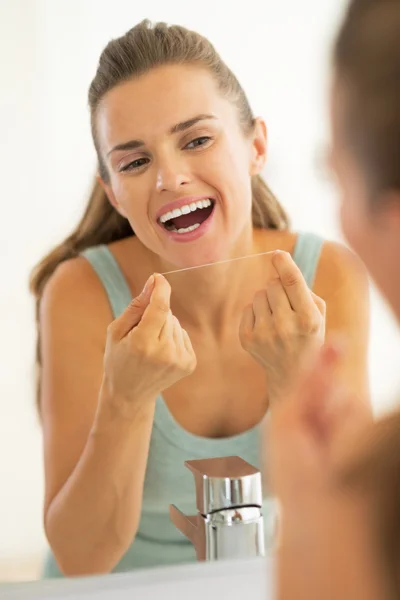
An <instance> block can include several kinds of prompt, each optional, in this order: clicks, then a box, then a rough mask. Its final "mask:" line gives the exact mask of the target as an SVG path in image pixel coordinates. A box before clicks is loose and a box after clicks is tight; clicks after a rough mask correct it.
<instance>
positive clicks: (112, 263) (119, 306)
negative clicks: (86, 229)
mask: <svg viewBox="0 0 400 600" xmlns="http://www.w3.org/2000/svg"><path fill="white" fill-rule="evenodd" d="M81 256H83V257H84V258H86V260H88V261H89V263H90V264H91V266H92V268H93V269H94V271H95V272H96V274H97V276H98V277H99V279H100V281H101V283H102V284H103V287H104V289H105V291H106V294H107V296H108V300H109V302H110V305H111V309H112V312H113V316H114V318H117V317H119V316H120V314H121V313H123V311H124V310H125V308H126V307H127V306H128V304H129V303H130V301H131V300H132V294H131V291H130V289H129V286H128V283H127V281H126V279H125V276H124V274H123V273H122V271H121V268H120V266H119V264H118V262H117V261H116V259H115V257H114V255H113V253H112V252H111V250H110V249H109V248H108V247H107V246H106V245H103V244H102V245H99V246H94V247H92V248H87V249H86V250H84V251H83V252H82V253H81Z"/></svg>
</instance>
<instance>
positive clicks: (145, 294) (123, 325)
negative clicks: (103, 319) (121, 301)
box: [112, 275, 154, 340]
mask: <svg viewBox="0 0 400 600" xmlns="http://www.w3.org/2000/svg"><path fill="white" fill-rule="evenodd" d="M153 289H154V275H152V276H151V277H149V279H148V280H147V282H146V284H145V286H144V288H143V291H142V292H141V293H140V294H139V296H136V297H135V298H133V300H132V301H131V302H130V304H129V305H128V306H127V308H126V309H125V310H124V312H123V313H122V314H121V315H120V316H119V317H118V318H117V319H115V321H114V322H113V323H112V331H113V335H114V336H115V337H116V338H117V339H119V340H121V339H122V338H123V337H125V336H126V335H127V334H128V333H129V332H130V331H131V330H132V329H133V328H134V327H136V326H137V325H138V323H139V322H140V320H141V318H142V316H143V314H144V312H145V310H146V308H147V306H148V305H149V302H150V298H151V294H152V292H153Z"/></svg>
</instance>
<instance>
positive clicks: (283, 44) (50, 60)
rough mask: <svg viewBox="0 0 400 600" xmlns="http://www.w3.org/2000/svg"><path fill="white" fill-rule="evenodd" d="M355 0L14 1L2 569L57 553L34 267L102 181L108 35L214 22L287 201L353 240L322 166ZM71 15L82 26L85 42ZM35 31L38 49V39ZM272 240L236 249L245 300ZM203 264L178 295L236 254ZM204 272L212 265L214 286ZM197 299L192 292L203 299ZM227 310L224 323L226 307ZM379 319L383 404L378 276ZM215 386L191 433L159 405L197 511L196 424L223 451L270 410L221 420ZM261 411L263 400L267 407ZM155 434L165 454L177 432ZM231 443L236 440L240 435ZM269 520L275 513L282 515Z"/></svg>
mask: <svg viewBox="0 0 400 600" xmlns="http://www.w3.org/2000/svg"><path fill="white" fill-rule="evenodd" d="M289 4H290V3H289ZM344 6H345V2H344V1H343V2H334V3H332V2H331V1H330V0H326V1H322V0H306V1H305V2H303V3H302V6H301V10H300V8H299V6H298V5H297V3H295V2H294V3H293V5H290V10H289V11H288V10H287V3H282V5H281V4H280V3H271V2H265V0H263V1H262V2H258V1H257V0H253V4H251V5H249V9H248V10H247V11H243V6H240V8H238V9H235V8H231V9H230V13H229V28H228V29H227V28H226V27H225V25H226V18H227V15H226V13H225V11H224V10H223V7H222V6H221V7H220V6H219V4H216V3H215V2H207V1H205V2H203V3H202V4H201V7H200V8H199V10H198V11H196V10H194V9H193V7H192V6H191V5H190V6H189V4H188V5H185V4H182V3H180V2H178V0H171V2H169V3H168V6H165V5H164V4H163V3H161V2H158V1H156V0H154V1H153V2H150V3H146V6H145V7H144V8H143V9H142V8H141V7H138V6H136V5H135V3H132V2H128V1H127V0H115V1H114V2H113V3H112V5H111V4H110V3H109V2H108V1H106V0H102V1H98V2H96V3H90V2H80V3H73V4H71V3H70V2H58V3H49V2H35V3H33V2H27V1H25V2H24V0H15V1H14V2H12V3H8V4H7V6H5V5H4V7H3V6H2V9H1V10H2V15H1V18H0V33H1V35H0V44H4V47H3V56H9V55H12V56H13V61H12V62H11V61H3V64H2V65H1V68H2V69H3V70H4V75H3V78H2V80H3V81H7V82H9V84H8V85H7V86H5V89H4V90H3V91H2V101H3V102H4V106H5V109H4V110H2V111H1V112H0V128H1V131H2V138H3V139H4V140H6V139H7V140H8V141H7V144H3V145H2V146H1V147H0V153H1V164H2V165H4V173H6V174H7V176H6V177H4V178H3V190H2V194H3V198H4V199H5V208H4V211H5V212H4V214H3V219H4V223H6V224H7V225H6V226H4V227H3V229H2V235H1V241H0V247H1V249H2V252H1V260H2V263H1V272H2V276H3V281H4V293H3V294H2V295H1V298H0V302H1V308H2V310H1V315H2V320H1V331H2V341H3V343H2V348H3V356H2V365H3V368H2V370H1V377H0V402H1V404H0V407H1V411H2V413H1V414H2V419H1V420H0V422H1V424H2V430H1V433H2V435H1V437H0V439H1V444H2V445H1V447H0V461H1V464H0V470H1V473H2V475H3V485H2V489H3V493H2V498H1V502H0V531H1V536H0V581H1V582H20V581H25V580H36V579H40V578H42V577H43V568H44V563H45V561H46V559H47V557H48V543H47V540H46V537H45V534H44V530H43V525H42V522H43V516H42V511H43V490H44V468H43V457H42V445H43V435H42V427H41V425H40V422H39V419H38V417H37V413H36V411H35V370H34V363H35V344H36V329H35V315H34V302H33V299H32V296H31V295H30V294H29V293H28V290H27V285H28V284H27V282H28V278H29V273H30V271H31V269H32V267H33V266H34V264H36V263H37V262H38V261H39V260H40V258H41V257H43V256H44V255H45V254H46V253H47V252H48V251H49V250H50V249H51V248H53V247H55V246H56V245H57V244H59V243H60V242H61V241H62V240H63V239H65V238H66V237H67V236H68V235H69V233H70V231H72V230H73V229H74V228H75V227H76V224H77V222H78V220H79V219H80V218H81V215H82V212H83V209H84V207H85V206H86V202H87V198H86V190H87V189H88V187H89V184H90V182H91V179H92V175H93V171H94V165H95V164H96V157H95V153H94V149H93V144H92V140H91V135H90V125H89V116H88V111H87V89H88V86H89V83H90V81H91V79H92V77H93V76H94V73H95V70H96V67H97V62H98V58H99V55H100V52H101V50H102V49H103V47H104V46H105V44H106V43H107V42H108V41H109V40H110V39H111V38H113V37H116V36H119V35H121V34H122V33H124V32H125V31H126V29H127V28H128V27H130V26H131V25H133V24H135V23H138V22H139V21H141V20H142V19H143V18H145V17H149V18H150V19H152V20H153V19H154V20H165V21H167V22H169V23H181V24H183V25H185V26H188V27H191V28H193V29H195V30H197V31H200V32H201V33H204V34H205V35H206V36H208V37H209V38H210V40H211V41H212V42H213V43H214V44H215V46H216V47H217V48H218V50H219V51H220V53H221V55H222V57H223V58H224V59H225V60H226V61H227V62H229V66H230V67H231V68H232V70H233V71H234V73H235V74H236V75H237V77H238V79H239V80H240V82H241V83H242V85H243V87H244V89H245V90H246V93H247V94H248V96H249V98H250V100H251V104H252V107H253V109H254V112H255V114H257V115H258V114H260V115H262V116H263V117H264V118H265V120H266V123H267V127H268V147H269V151H268V157H267V162H266V166H265V168H264V170H263V174H264V176H265V179H266V181H267V182H268V184H269V185H270V187H271V189H272V190H273V191H274V193H275V194H276V196H277V197H278V198H279V199H280V201H281V202H282V205H283V206H284V207H285V209H286V210H287V212H288V214H289V216H290V218H291V221H292V224H293V230H294V231H304V232H314V233H316V234H317V235H319V236H321V237H322V238H324V239H330V240H335V241H339V242H340V241H342V237H341V233H340V231H339V225H338V218H337V204H336V203H337V198H336V190H335V189H334V188H333V186H332V185H331V183H330V182H328V181H327V180H326V177H325V175H324V174H322V173H321V171H320V170H319V169H316V161H315V156H316V155H319V154H318V153H319V149H320V146H321V142H324V141H325V140H326V139H327V138H328V115H327V111H326V106H327V93H325V92H327V90H328V80H329V73H330V71H329V61H328V57H329V51H330V42H331V39H332V36H333V33H334V31H335V29H336V25H337V23H338V21H339V19H340V17H341V15H342V10H343V9H344ZM110 8H112V10H110ZM210 14H212V15H213V19H212V20H210V19H209V15H210ZM71 31H73V32H74V34H73V43H72V41H71V34H70V32H71ZM227 32H228V33H227ZM21 39H23V40H24V43H23V44H21ZM288 40H290V44H288ZM27 47H29V48H30V49H31V51H29V52H26V48H27ZM294 48H295V51H293V49H294ZM277 56H279V61H277V58H276V57H277ZM260 57H262V58H260ZM21 74H22V76H21ZM21 140H23V148H22V149H21ZM232 173H234V171H232ZM230 175H231V173H230ZM22 242H23V243H22ZM272 246H274V244H272ZM279 246H281V243H280V242H277V243H276V244H275V247H279ZM292 246H293V245H291V244H287V246H286V247H285V248H286V249H288V250H289V251H292V250H293V249H294V248H293V247H292ZM271 249H272V248H270V247H268V248H265V249H261V250H260V255H259V256H255V255H253V256H251V257H248V258H243V256H236V258H237V259H238V260H237V261H235V262H234V263H232V264H231V265H230V267H232V269H239V270H241V271H242V272H243V276H245V275H246V274H248V275H250V274H251V273H252V272H253V271H252V270H251V269H250V267H249V265H250V264H252V265H253V269H254V268H255V267H254V265H256V267H257V268H256V271H257V272H258V273H259V277H257V281H254V280H253V279H252V278H251V277H250V278H249V281H248V282H246V283H247V286H246V287H244V288H241V289H237V288H235V289H234V290H232V289H230V288H229V286H228V287H227V288H226V294H227V295H228V294H231V295H232V296H233V297H234V298H236V299H237V298H238V297H241V296H240V293H241V294H243V305H245V304H247V303H248V302H250V301H251V299H252V297H253V294H254V292H255V291H256V289H258V288H259V287H260V285H261V282H262V281H263V279H264V278H265V280H267V279H268V277H269V276H270V273H271V269H270V263H269V262H268V261H269V260H270V256H271V255H270V254H269V253H264V250H266V251H267V250H271ZM198 266H199V267H200V268H202V269H204V278H203V279H201V278H199V275H200V274H199V273H198V271H195V270H188V271H181V272H179V273H178V272H170V271H169V272H168V274H166V277H167V278H168V281H169V282H170V284H171V288H172V302H173V303H175V305H176V302H177V299H176V295H174V290H176V289H177V288H178V286H179V288H182V287H184V285H183V283H182V282H183V281H185V282H186V283H185V286H186V287H187V289H188V290H192V292H196V294H195V295H197V296H198V298H202V299H204V298H205V296H206V295H207V294H209V295H211V296H212V293H213V281H219V279H220V277H221V276H222V275H221V273H224V272H225V270H226V268H227V264H222V263H221V264H218V265H215V264H211V265H208V266H205V265H204V264H200V265H198ZM139 267H140V265H138V270H139ZM247 269H248V271H247ZM150 272H151V271H150V270H149V269H147V270H146V269H145V268H144V267H143V270H142V272H141V281H140V282H139V280H138V282H137V283H138V286H139V283H140V284H144V282H145V280H146V278H147V275H149V274H150ZM199 281H202V284H201V287H200V284H199V283H198V282H199ZM195 286H197V287H195ZM139 287H140V286H139ZM175 305H174V306H175ZM181 308H182V307H181ZM189 309H190V307H186V310H187V314H188V315H189V314H190V311H189ZM200 317H201V315H200ZM237 319H238V317H237ZM214 325H215V327H217V326H218V319H217V316H215V322H214ZM371 327H372V330H371V340H370V350H369V375H370V383H371V396H372V398H373V401H374V408H375V410H376V412H377V413H378V412H383V411H384V410H386V409H387V408H388V407H389V401H390V400H391V398H392V397H393V395H394V393H395V391H396V389H398V385H399V383H400V381H399V373H398V366H397V364H396V362H395V359H396V351H395V349H396V348H397V347H398V343H399V339H398V338H399V336H398V333H397V331H396V328H395V326H394V321H393V318H392V317H391V315H390V312H389V311H388V309H387V307H386V306H385V304H384V303H383V301H382V299H381V297H380V296H379V294H378V292H377V291H376V290H375V288H373V287H372V305H371ZM237 331H238V320H237V321H236V322H235V323H234V322H232V328H231V339H228V338H227V337H226V338H225V342H226V345H225V351H224V352H225V357H229V354H228V352H232V354H233V355H234V354H235V353H236V355H235V361H236V363H235V365H236V368H235V370H234V372H233V373H231V371H230V370H229V366H230V363H229V358H226V364H225V368H226V369H227V373H228V372H229V376H227V380H228V383H229V385H230V386H231V387H232V388H234V389H235V390H236V389H239V386H240V385H242V384H243V378H242V376H241V369H242V366H243V365H246V369H247V367H249V365H251V368H252V369H253V370H252V371H251V374H250V375H246V388H247V390H248V396H249V397H253V396H256V395H258V396H259V397H261V396H262V389H263V385H264V384H265V380H264V379H263V376H262V374H261V371H260V368H259V367H258V365H257V364H256V363H255V362H254V361H253V360H252V359H251V358H250V357H249V355H248V353H246V352H245V351H243V352H242V349H241V346H240V344H239V341H238V337H237ZM192 338H193V339H192V342H193V345H194V348H195V350H196V354H198V356H199V357H200V362H199V364H200V367H199V370H198V371H197V372H196V373H197V374H196V373H195V374H194V375H193V376H192V380H193V382H195V383H193V387H198V388H199V389H200V385H203V387H204V386H205V385H206V384H207V382H208V379H209V378H210V375H209V371H208V369H210V370H212V369H215V367H216V365H215V363H214V359H211V358H209V357H215V355H216V347H215V336H214V338H213V337H212V336H211V335H209V337H205V336H203V337H202V338H200V337H199V336H198V337H197V338H196V335H195V334H194V335H193V336H192ZM253 363H254V364H253ZM246 373H247V370H246ZM194 391H196V390H194ZM203 395H204V394H203ZM205 396H206V398H205V401H206V402H207V403H208V404H207V409H208V410H207V411H202V412H201V411H199V412H198V415H197V418H196V419H192V422H191V432H190V434H189V433H187V430H189V429H190V428H189V427H188V428H187V430H186V429H185V422H184V415H183V414H182V415H181V416H178V410H177V407H176V406H174V402H173V400H172V398H170V403H169V408H168V409H167V407H166V404H165V403H164V402H161V401H160V402H158V406H157V415H158V416H157V418H160V422H161V426H160V430H157V431H159V433H160V437H159V439H160V440H162V439H163V437H162V436H163V435H170V436H171V437H172V438H173V439H170V440H169V441H170V443H171V448H175V452H176V465H177V469H178V473H179V477H182V480H181V481H182V489H183V490H184V496H185V497H184V498H183V499H182V497H181V493H180V492H181V487H180V483H179V484H177V483H176V481H175V480H174V482H173V483H171V482H170V480H169V479H168V478H167V477H166V476H163V474H162V472H161V471H162V468H161V467H162V463H161V462H160V466H159V468H157V469H154V468H153V467H152V465H151V464H150V467H149V479H148V485H149V486H150V487H152V486H153V485H155V486H156V488H155V489H157V485H158V484H159V482H160V481H163V490H165V489H166V488H168V490H169V492H168V494H165V496H164V492H163V496H162V497H163V502H164V503H165V506H166V505H167V504H169V503H171V502H172V503H174V502H176V503H177V504H178V503H179V507H180V508H181V509H182V510H184V511H185V512H186V511H187V514H191V511H193V510H195V504H194V495H193V488H192V481H191V480H190V474H189V473H186V472H185V469H184V465H183V460H189V459H192V458H196V456H197V453H196V452H193V447H192V446H191V445H190V444H189V447H188V450H187V451H186V447H187V446H186V444H187V442H188V440H189V439H190V440H191V443H192V441H193V439H195V440H197V438H200V437H201V435H204V434H205V433H207V434H208V435H211V436H212V439H210V440H209V442H207V455H209V456H215V455H216V454H218V453H220V452H221V450H220V448H221V446H223V445H224V442H223V441H221V439H219V438H220V437H221V435H223V434H224V432H225V433H226V432H227V431H230V432H233V431H235V430H236V431H239V429H243V430H245V429H249V428H250V429H251V427H252V426H253V425H254V424H255V423H256V422H257V415H254V414H251V413H250V412H249V411H246V412H244V413H243V421H241V422H240V423H238V419H237V416H236V418H234V414H232V416H229V418H227V419H226V420H225V419H223V418H221V414H220V415H219V423H218V426H215V429H214V431H212V430H211V429H210V427H209V420H208V419H207V415H208V414H209V413H210V412H211V411H212V410H213V408H215V406H214V404H213V398H212V397H211V396H209V395H208V394H206V395H205ZM165 397H166V398H167V397H168V393H166V394H165ZM193 397H195V394H193ZM194 408H195V407H194ZM261 414H262V405H261V403H260V406H259V413H258V416H260V415H261ZM180 421H181V422H180ZM214 421H215V422H218V419H217V418H216V417H215V418H214ZM157 422H158V421H157ZM221 423H222V424H223V425H222V426H221ZM155 431H156V429H155ZM171 431H172V432H173V433H171ZM185 431H186V433H185ZM168 432H169V433H168ZM174 432H175V433H174ZM178 432H179V433H178ZM175 435H177V436H178V438H179V439H178V441H177V446H174V445H173V443H174V440H175V437H174V436H175ZM238 435H239V437H240V440H241V442H240V443H241V444H242V443H243V450H240V452H239V450H237V448H235V452H234V453H235V454H238V453H239V454H240V455H241V456H244V457H245V458H246V457H247V459H248V460H249V462H250V463H251V464H255V465H256V466H259V463H258V456H257V455H256V454H254V453H253V448H252V449H251V451H250V450H249V451H248V452H247V450H246V449H245V446H246V441H245V440H246V434H242V435H241V434H238ZM196 436H197V438H196ZM197 442H199V444H200V440H197V441H196V444H195V446H196V445H197ZM156 443H157V442H156ZM226 443H227V444H228V442H226ZM228 445H229V444H228ZM208 449H209V451H208ZM155 450H156V451H158V452H159V455H160V461H161V459H163V457H162V448H161V450H160V449H159V448H158V447H157V448H156V449H155ZM227 452H228V450H227ZM229 453H230V454H231V453H232V448H231V447H229ZM193 454H194V456H193ZM163 477H164V479H163ZM152 489H154V488H152ZM144 504H145V508H146V510H147V514H145V519H147V520H148V524H149V529H152V528H153V529H154V530H155V531H156V532H160V531H162V530H163V528H164V527H165V531H166V533H165V536H166V537H168V536H169V535H171V537H173V538H174V539H175V536H176V539H177V540H180V539H181V538H180V537H179V532H177V531H175V529H174V527H173V525H172V524H171V523H170V521H169V520H168V519H167V517H166V516H165V514H161V516H160V511H159V507H158V505H157V496H156V494H154V495H153V496H152V500H151V502H150V500H149V501H147V502H146V498H145V502H144ZM268 514H271V515H273V509H272V508H271V511H268V510H267V509H264V515H268ZM267 525H268V527H270V526H271V528H273V522H272V523H268V524H267ZM142 548H143V551H141V552H140V557H139V559H138V561H139V562H138V563H137V564H138V566H144V565H145V563H146V564H149V563H151V561H153V562H154V568H155V566H156V564H157V565H158V564H159V563H158V560H157V557H156V556H154V554H153V552H152V550H151V548H152V546H151V543H149V542H148V541H143V544H142ZM184 548H185V550H184V553H185V556H184V557H183V558H184V560H186V559H188V560H193V559H194V554H193V549H192V548H191V546H190V544H186V545H185V546H184ZM168 558H169V564H171V565H172V564H180V563H181V561H182V554H181V551H180V546H179V544H177V545H176V547H175V546H174V549H171V551H170V555H169V557H168ZM141 561H142V562H141ZM151 566H153V565H151ZM202 566H204V565H200V566H199V569H200V568H201V567H202ZM196 567H197V565H196ZM171 569H172V566H171ZM49 575H51V573H49ZM46 583H47V582H46Z"/></svg>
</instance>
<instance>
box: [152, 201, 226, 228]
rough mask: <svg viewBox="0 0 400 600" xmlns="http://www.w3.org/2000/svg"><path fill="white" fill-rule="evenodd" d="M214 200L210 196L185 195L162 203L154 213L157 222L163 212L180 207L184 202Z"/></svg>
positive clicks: (184, 204)
mask: <svg viewBox="0 0 400 600" xmlns="http://www.w3.org/2000/svg"><path fill="white" fill-rule="evenodd" d="M208 199H210V200H213V202H214V203H215V200H214V198H213V197H212V196H185V197H184V198H179V200H175V201H174V202H170V203H169V204H164V206H162V207H161V208H160V209H159V210H158V211H157V214H156V220H157V223H159V222H160V221H159V220H160V217H162V215H165V213H167V212H170V211H172V210H175V209H176V208H182V206H186V204H191V203H192V202H197V201H198V200H208Z"/></svg>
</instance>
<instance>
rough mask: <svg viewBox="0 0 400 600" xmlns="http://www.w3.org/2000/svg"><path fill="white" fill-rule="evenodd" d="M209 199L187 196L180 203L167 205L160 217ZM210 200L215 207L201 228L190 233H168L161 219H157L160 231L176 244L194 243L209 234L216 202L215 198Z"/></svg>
mask: <svg viewBox="0 0 400 600" xmlns="http://www.w3.org/2000/svg"><path fill="white" fill-rule="evenodd" d="M207 198H210V196H187V197H186V198H181V199H180V200H179V201H177V202H171V204H167V205H166V206H165V207H163V209H162V211H160V216H161V215H163V214H164V213H165V212H168V211H170V210H173V209H174V208H180V207H181V206H184V205H185V204H189V203H190V202H196V201H197V200H206V199H207ZM210 199H211V200H213V202H214V207H213V210H212V212H211V215H210V216H209V217H208V219H206V220H205V221H203V223H202V224H201V225H200V227H198V228H197V229H195V230H194V231H189V232H188V233H177V232H174V231H168V230H167V229H165V227H164V225H163V224H162V223H160V221H159V220H158V219H159V218H160V217H158V219H157V225H158V226H159V227H160V229H162V231H163V233H164V235H166V236H167V237H169V239H170V240H173V241H174V242H180V243H184V242H194V241H195V240H197V239H198V238H200V237H202V236H203V235H205V234H206V233H207V231H208V230H209V229H210V227H211V225H212V223H213V221H214V216H215V210H216V202H215V200H214V199H213V198H210ZM166 209H168V210H166Z"/></svg>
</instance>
